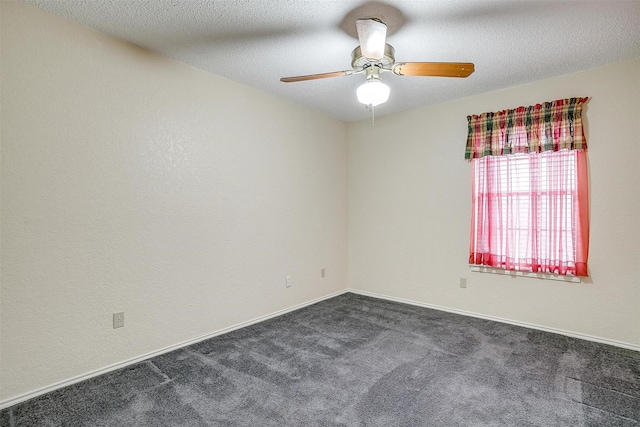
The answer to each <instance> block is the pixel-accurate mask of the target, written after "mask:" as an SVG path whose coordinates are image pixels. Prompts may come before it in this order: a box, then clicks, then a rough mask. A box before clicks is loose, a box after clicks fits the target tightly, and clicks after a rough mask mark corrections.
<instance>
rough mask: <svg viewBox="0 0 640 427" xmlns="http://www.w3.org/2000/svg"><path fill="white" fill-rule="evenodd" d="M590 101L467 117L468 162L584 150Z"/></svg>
mask: <svg viewBox="0 0 640 427" xmlns="http://www.w3.org/2000/svg"><path fill="white" fill-rule="evenodd" d="M588 99H589V98H570V99H558V100H557V101H553V102H545V103H543V104H536V105H533V106H531V107H518V108H516V109H515V110H503V111H499V112H497V113H482V114H480V115H479V116H477V115H473V116H468V117H467V120H468V121H469V136H468V137H467V149H466V151H465V154H464V157H465V159H473V158H478V157H484V156H503V155H507V154H516V153H530V152H541V151H547V150H554V151H558V150H562V149H565V148H568V149H571V150H584V149H586V148H587V139H586V138H585V136H584V130H583V129H582V105H583V104H584V103H586V102H587V100H588Z"/></svg>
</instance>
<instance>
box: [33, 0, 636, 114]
mask: <svg viewBox="0 0 640 427" xmlns="http://www.w3.org/2000/svg"><path fill="white" fill-rule="evenodd" d="M26 2H27V3H29V4H32V5H34V6H36V7H39V8H41V9H44V10H46V11H49V12H51V13H54V14H56V15H59V16H61V17H64V18H67V19H70V20H73V21H76V22H78V23H80V24H82V25H85V26H87V27H90V28H94V29H96V30H98V31H101V32H103V33H106V34H110V35H112V36H114V37H117V38H119V39H122V40H126V41H129V42H131V43H134V44H136V45H139V46H141V47H144V48H147V49H150V50H152V51H155V52H158V53H160V54H162V55H164V56H167V57H169V58H173V59H176V60H178V61H181V62H184V63H187V64H191V65H193V66H195V67H197V68H201V69H203V70H206V71H209V72H211V73H214V74H217V75H220V76H224V77H226V78H228V79H231V80H235V81H237V82H240V83H243V84H245V85H247V86H252V87H255V88H258V89H260V90H263V91H266V92H269V93H272V94H274V95H277V96H279V97H282V98H286V99H289V100H291V101H293V102H296V103H298V104H302V105H306V106H307V107H309V108H312V109H314V110H317V111H320V112H323V113H325V114H328V115H331V116H334V117H336V118H338V119H341V120H344V121H356V120H362V119H367V118H368V117H369V115H370V113H369V112H368V111H367V110H366V109H365V107H364V106H363V105H361V104H359V103H358V102H357V100H356V96H355V91H356V88H357V87H358V86H359V85H360V84H361V83H362V82H363V81H364V77H363V75H352V76H347V77H338V78H330V79H323V80H314V81H306V82H299V83H281V82H280V81H279V78H280V77H284V76H295V75H300V74H315V73H323V72H329V71H340V70H348V69H350V68H351V66H350V62H351V51H352V50H353V48H354V47H356V46H357V44H358V41H357V38H354V37H353V35H354V27H355V22H351V21H352V19H353V17H354V16H355V17H357V16H361V17H365V16H366V17H380V18H382V20H384V21H386V22H387V23H388V24H389V27H390V30H389V32H390V33H391V34H390V35H389V36H388V37H387V42H388V43H390V44H391V45H392V46H394V48H395V50H396V60H397V61H425V62H430V61H438V62H449V61H452V62H473V63H475V69H476V71H475V73H474V74H472V75H471V76H470V77H469V78H467V79H454V78H441V77H400V76H395V75H392V74H391V73H386V74H384V75H383V80H384V81H385V82H386V83H387V84H388V85H389V86H390V87H391V98H390V99H389V102H387V103H386V104H383V105H381V106H379V107H377V108H376V115H377V116H380V115H386V114H391V113H395V112H399V111H403V110H408V109H412V108H416V107H419V106H424V105H429V104H437V103H441V102H443V101H447V100H451V99H455V98H461V97H465V96H469V95H473V94H477V93H482V92H487V91H493V90H497V89H502V88H506V87H511V86H517V85H521V84H524V83H527V82H531V81H536V80H542V79H546V78H550V77H553V76H558V75H562V74H567V73H571V72H576V71H579V70H584V69H588V68H593V67H597V66H601V65H605V64H610V63H614V62H619V61H622V60H625V59H629V58H633V57H640V1H638V0H627V1H615V0H610V1H607V0H604V1H579V0H576V1H524V0H523V1H483V0H453V1H415V0H414V1H386V2H384V3H381V2H375V1H369V2H366V1H352V0H314V1H309V0H253V1H247V0H235V1H231V0H228V1H221V0H149V1H142V0H132V1H124V0H26Z"/></svg>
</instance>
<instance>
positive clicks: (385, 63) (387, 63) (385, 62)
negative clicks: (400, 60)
mask: <svg viewBox="0 0 640 427" xmlns="http://www.w3.org/2000/svg"><path fill="white" fill-rule="evenodd" d="M394 54H395V50H394V49H393V46H391V45H390V44H388V43H385V45H384V56H383V57H382V58H380V59H375V60H371V59H369V58H367V57H365V56H364V55H363V54H362V49H361V47H360V46H358V47H356V48H355V49H353V52H351V66H352V67H353V69H354V71H356V72H358V71H362V70H364V69H365V68H367V67H369V66H371V65H377V66H378V67H380V68H381V69H383V70H387V71H390V70H391V68H392V67H393V64H395V62H396V59H395V56H394Z"/></svg>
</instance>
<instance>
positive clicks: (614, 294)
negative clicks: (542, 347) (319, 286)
mask: <svg viewBox="0 0 640 427" xmlns="http://www.w3.org/2000/svg"><path fill="white" fill-rule="evenodd" d="M479 72H482V68H481V67H478V69H477V71H476V73H479ZM470 78H473V76H472V77H470ZM572 96H589V97H592V99H591V100H590V102H589V104H588V106H587V108H586V118H587V124H588V133H587V137H588V143H589V163H590V180H591V245H590V248H591V252H590V258H589V261H590V271H591V278H590V279H589V280H588V281H587V282H585V283H565V282H559V281H552V280H540V279H536V278H523V277H515V278H512V277H509V276H500V275H496V274H487V273H476V272H470V270H469V267H468V265H467V259H468V242H469V224H470V209H471V208H470V205H471V181H470V180H471V167H470V165H469V164H468V163H467V162H465V161H464V159H463V157H464V145H465V142H466V134H467V122H466V117H467V115H469V114H474V113H476V114H479V113H482V112H485V111H498V110H502V109H506V108H514V107H518V106H520V105H533V104H535V103H538V102H542V101H551V100H554V99H559V98H568V97H572ZM639 123H640V60H639V59H636V60H633V61H630V62H625V63H620V64H615V65H611V66H608V67H604V68H598V69H594V70H590V71H585V72H581V73H577V74H572V75H568V76H564V77H559V78H555V79H551V80H546V81H541V82H537V83H534V84H529V85H525V86H520V87H516V88H512V89H508V90H504V91H499V92H494V93H487V94H483V95H478V96H473V97H469V98H465V99H460V100H457V101H453V102H449V103H445V104H442V105H436V106H433V107H427V108H422V109H418V110H414V111H410V112H406V113H403V114H398V115H395V116H389V117H384V118H379V119H378V120H376V125H375V127H372V126H370V124H369V123H365V122H363V123H358V124H354V125H353V126H351V127H350V128H349V201H350V204H349V257H350V258H349V284H350V287H351V288H353V289H357V290H363V291H367V292H371V293H375V294H380V295H387V296H392V297H395V298H403V299H407V300H413V301H416V302H419V303H426V304H432V305H437V306H442V307H446V308H449V309H453V310H461V311H467V312H473V313H478V314H482V315H485V316H493V317H499V318H504V319H508V320H512V321H516V322H522V323H528V324H532V325H538V326H541V327H545V328H552V329H558V330H562V331H565V332H571V333H575V334H582V335H586V336H590V337H595V338H601V339H605V340H609V341H618V342H620V343H624V344H628V345H630V346H632V347H633V346H636V348H638V347H637V346H640V226H639V225H638V221H639V218H640V167H639V166H638V162H639V161H640V139H639V135H640V133H639V132H638V124H639ZM460 277H466V278H467V279H468V288H467V289H461V288H460V287H459V279H460Z"/></svg>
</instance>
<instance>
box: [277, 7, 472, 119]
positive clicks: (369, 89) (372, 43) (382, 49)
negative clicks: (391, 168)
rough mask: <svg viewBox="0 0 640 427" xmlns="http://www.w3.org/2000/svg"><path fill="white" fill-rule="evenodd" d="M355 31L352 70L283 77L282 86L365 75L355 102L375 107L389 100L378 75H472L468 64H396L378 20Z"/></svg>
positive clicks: (360, 22) (359, 23) (384, 28)
mask: <svg viewBox="0 0 640 427" xmlns="http://www.w3.org/2000/svg"><path fill="white" fill-rule="evenodd" d="M356 30H357V32H358V40H359V42H360V45H359V46H358V47H356V48H355V49H354V50H353V52H351V66H352V67H353V69H352V70H346V71H334V72H330V73H321V74H310V75H306V76H294V77H283V78H281V79H280V81H281V82H285V83H292V82H301V81H305V80H316V79H325V78H328V77H339V76H348V75H351V74H361V73H364V74H365V75H366V80H365V83H364V84H362V85H361V86H360V87H359V88H358V90H357V92H356V95H357V97H358V101H360V102H361V103H363V104H365V105H369V106H372V107H375V106H376V105H380V104H382V103H384V102H387V100H388V99H389V93H390V89H389V86H387V85H386V84H384V83H382V80H381V79H380V74H381V73H383V72H388V71H391V72H392V73H393V74H395V75H397V76H435V77H462V78H464V77H468V76H469V75H471V73H473V71H474V65H473V64H472V63H469V62H396V60H395V57H394V53H395V51H394V49H393V47H392V46H391V45H390V44H388V43H387V42H386V38H387V25H386V24H385V23H384V22H382V21H381V20H379V19H377V18H362V19H357V20H356Z"/></svg>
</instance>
